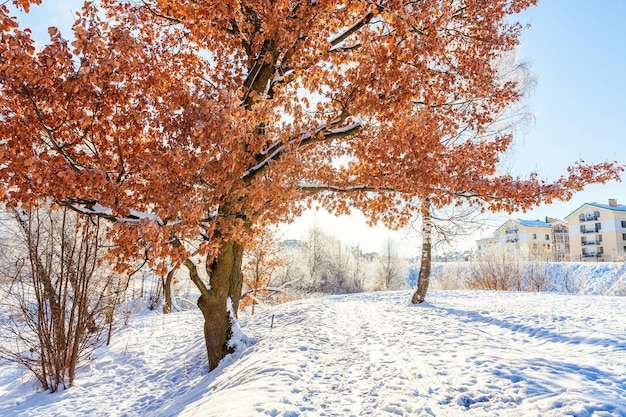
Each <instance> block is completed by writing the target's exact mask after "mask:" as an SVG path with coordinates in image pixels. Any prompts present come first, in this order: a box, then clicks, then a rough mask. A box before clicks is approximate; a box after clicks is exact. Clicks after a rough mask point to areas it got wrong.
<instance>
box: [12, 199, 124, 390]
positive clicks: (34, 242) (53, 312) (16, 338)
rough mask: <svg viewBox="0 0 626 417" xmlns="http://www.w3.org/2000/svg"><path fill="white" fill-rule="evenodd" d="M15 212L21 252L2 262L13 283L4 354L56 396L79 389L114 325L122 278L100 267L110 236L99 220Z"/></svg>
mask: <svg viewBox="0 0 626 417" xmlns="http://www.w3.org/2000/svg"><path fill="white" fill-rule="evenodd" d="M14 214H15V215H16V217H15V218H16V223H15V224H16V225H17V226H16V227H15V231H16V234H15V236H16V239H15V241H14V242H13V244H14V250H13V251H12V253H11V256H5V257H4V258H3V259H2V261H3V266H2V267H3V271H4V273H5V278H7V277H8V276H9V275H10V283H9V284H8V285H6V284H5V285H3V290H4V294H3V297H2V300H3V306H2V307H3V310H4V311H6V312H7V316H8V317H7V320H4V321H3V322H2V325H1V326H0V332H1V333H2V340H3V343H2V344H1V345H0V356H2V357H4V358H5V359H8V360H10V361H13V362H16V363H19V364H21V365H23V366H25V367H26V368H27V369H29V370H30V371H31V372H32V373H33V374H34V375H35V377H36V378H37V380H38V381H39V383H40V384H41V386H42V387H43V388H44V389H46V390H49V391H51V392H55V391H57V390H58V389H59V388H61V387H63V388H67V387H69V386H71V385H72V383H73V381H74V377H75V371H76V365H77V364H78V362H79V361H80V360H81V359H83V358H85V357H87V356H88V355H89V353H90V352H91V351H92V350H93V348H95V347H96V346H97V345H98V343H99V341H100V336H101V334H102V330H103V328H104V327H105V326H104V323H105V321H106V319H107V318H108V319H109V320H112V312H111V305H110V303H109V301H110V300H109V299H107V293H110V290H111V289H112V288H113V287H114V286H115V279H114V276H113V275H112V274H111V273H109V272H107V270H105V269H103V268H101V267H100V256H101V253H102V242H103V241H104V240H103V239H104V237H103V228H102V227H101V226H100V224H99V221H98V220H97V219H96V220H91V219H86V218H78V217H77V215H75V214H74V213H72V212H70V211H68V210H67V209H64V210H60V211H54V210H51V209H50V208H48V207H44V208H39V209H33V210H31V211H24V210H17V209H16V210H14ZM9 271H10V273H8V272H9ZM107 307H108V309H107Z"/></svg>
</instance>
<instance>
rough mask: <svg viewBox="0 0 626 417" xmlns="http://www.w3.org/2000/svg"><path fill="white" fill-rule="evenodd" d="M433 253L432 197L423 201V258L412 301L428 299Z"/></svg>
mask: <svg viewBox="0 0 626 417" xmlns="http://www.w3.org/2000/svg"><path fill="white" fill-rule="evenodd" d="M431 255H432V218H431V217H430V198H425V199H424V200H423V201H422V258H421V262H420V272H419V276H418V278H417V287H416V288H415V290H414V291H413V295H412V296H411V303H413V304H421V303H423V302H424V300H425V299H426V291H428V283H429V280H430V268H431V261H432V259H431Z"/></svg>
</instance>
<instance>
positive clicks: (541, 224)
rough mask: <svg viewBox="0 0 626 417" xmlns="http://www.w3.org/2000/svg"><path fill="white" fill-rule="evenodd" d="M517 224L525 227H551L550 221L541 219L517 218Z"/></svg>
mask: <svg viewBox="0 0 626 417" xmlns="http://www.w3.org/2000/svg"><path fill="white" fill-rule="evenodd" d="M517 222H518V223H519V224H521V225H522V226H525V227H549V228H552V225H551V224H550V223H546V222H542V221H541V220H518V221H517Z"/></svg>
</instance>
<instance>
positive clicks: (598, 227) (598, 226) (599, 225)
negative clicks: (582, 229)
mask: <svg viewBox="0 0 626 417" xmlns="http://www.w3.org/2000/svg"><path fill="white" fill-rule="evenodd" d="M600 229H602V223H596V232H597V231H599V230H600Z"/></svg>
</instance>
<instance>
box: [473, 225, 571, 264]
mask: <svg viewBox="0 0 626 417" xmlns="http://www.w3.org/2000/svg"><path fill="white" fill-rule="evenodd" d="M476 244H477V246H478V253H479V254H480V253H484V252H485V251H488V250H492V249H494V248H503V249H506V248H510V249H515V250H518V251H519V253H520V256H522V257H525V258H533V259H541V260H547V261H562V260H566V259H567V257H568V254H569V235H568V225H567V223H566V222H564V221H562V220H557V219H553V218H547V219H546V221H545V222H544V221H540V220H508V221H507V222H505V223H504V224H503V225H502V226H500V227H499V228H498V229H496V231H495V232H494V235H493V236H491V237H487V238H484V239H479V240H477V241H476Z"/></svg>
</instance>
